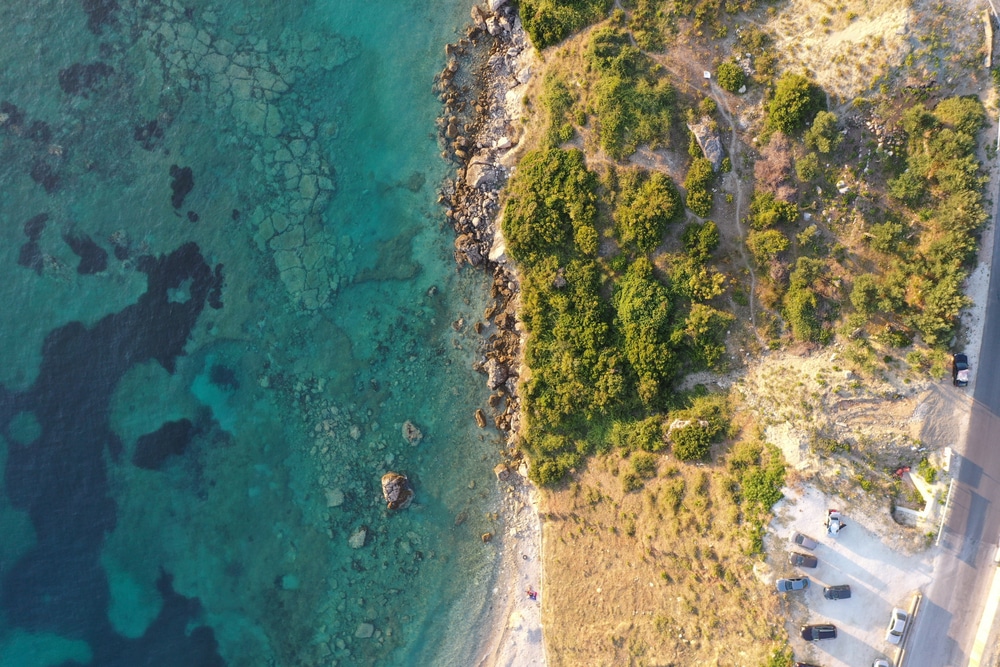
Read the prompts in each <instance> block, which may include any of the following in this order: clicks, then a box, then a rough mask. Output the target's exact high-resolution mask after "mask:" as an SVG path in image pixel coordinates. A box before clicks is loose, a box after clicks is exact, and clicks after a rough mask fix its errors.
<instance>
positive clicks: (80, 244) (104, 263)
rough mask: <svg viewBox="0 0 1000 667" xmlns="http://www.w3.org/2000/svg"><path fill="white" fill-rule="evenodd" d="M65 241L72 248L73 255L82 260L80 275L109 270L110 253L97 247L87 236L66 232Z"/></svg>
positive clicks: (78, 268) (78, 269)
mask: <svg viewBox="0 0 1000 667" xmlns="http://www.w3.org/2000/svg"><path fill="white" fill-rule="evenodd" d="M63 241H65V242H66V245H68V246H69V247H70V250H72V251H73V254H74V255H76V256H77V257H79V258H80V263H79V264H78V265H77V267H76V272H77V273H79V274H80V275H84V276H87V275H90V274H93V273H100V272H102V271H104V270H105V269H107V268H108V251H107V250H105V249H104V248H102V247H101V246H99V245H97V244H96V243H95V242H94V240H93V239H92V238H90V237H89V236H87V235H86V234H76V233H74V232H66V233H65V234H63Z"/></svg>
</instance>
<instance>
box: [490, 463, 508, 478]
mask: <svg viewBox="0 0 1000 667" xmlns="http://www.w3.org/2000/svg"><path fill="white" fill-rule="evenodd" d="M493 474H494V475H496V476H497V479H498V480H499V481H501V482H503V481H506V480H507V479H509V478H510V475H511V470H510V466H508V465H507V464H506V463H498V464H496V466H495V467H494V468H493Z"/></svg>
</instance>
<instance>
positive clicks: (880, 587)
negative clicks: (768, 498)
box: [767, 485, 932, 667]
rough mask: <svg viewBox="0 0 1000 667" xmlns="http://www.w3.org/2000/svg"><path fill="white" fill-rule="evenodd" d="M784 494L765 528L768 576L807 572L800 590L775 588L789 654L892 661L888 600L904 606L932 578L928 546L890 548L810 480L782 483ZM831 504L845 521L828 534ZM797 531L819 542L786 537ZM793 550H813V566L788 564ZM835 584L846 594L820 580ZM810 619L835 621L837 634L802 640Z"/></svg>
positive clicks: (840, 661)
mask: <svg viewBox="0 0 1000 667" xmlns="http://www.w3.org/2000/svg"><path fill="white" fill-rule="evenodd" d="M785 494H786V499H785V500H783V501H782V502H781V504H780V505H779V506H778V507H776V512H777V516H776V518H775V519H774V521H772V522H771V525H770V527H769V535H768V542H767V549H768V564H769V565H770V567H771V570H772V573H771V574H772V577H773V579H774V580H776V579H779V578H782V577H801V576H808V577H809V579H810V586H809V588H808V589H807V590H806V591H803V592H795V593H777V592H775V593H774V594H775V595H781V596H783V597H784V598H785V600H784V605H785V607H784V608H785V609H786V610H787V619H788V621H787V623H786V629H787V630H788V635H789V638H790V642H791V646H792V648H793V649H794V651H795V659H796V660H799V661H803V662H808V663H814V664H816V665H820V666H822V667H868V666H870V665H871V664H872V662H873V661H874V660H875V659H876V658H888V659H889V660H890V664H892V665H895V664H896V663H895V660H896V652H897V651H896V647H894V646H893V645H891V644H889V643H888V642H886V641H885V631H886V627H887V626H888V623H889V615H890V613H891V612H892V608H893V607H902V608H903V609H907V610H908V609H909V608H910V605H911V602H912V600H913V598H914V595H915V594H916V593H917V591H918V589H920V588H921V587H923V586H924V585H925V584H927V583H928V582H929V581H930V578H931V571H932V564H931V559H930V556H929V553H926V552H925V553H923V554H917V555H915V556H908V555H905V554H903V553H900V552H897V551H894V550H893V549H891V548H890V547H889V546H887V544H886V542H887V540H886V539H884V536H881V535H879V534H877V533H876V532H873V531H872V530H869V529H867V528H865V527H864V526H863V525H861V523H860V522H859V521H857V520H853V519H852V517H851V508H850V505H849V504H846V505H845V503H844V501H843V500H839V499H836V498H832V497H829V496H827V495H825V494H823V493H821V492H820V491H818V490H816V489H814V488H812V487H810V486H808V485H803V487H802V488H800V489H786V490H785ZM830 508H836V509H837V510H839V511H840V512H841V514H842V515H843V517H844V521H845V524H846V526H845V528H844V529H843V530H841V532H840V534H839V535H837V536H832V535H828V534H827V532H826V528H825V526H824V523H823V522H824V520H825V518H826V515H827V510H828V509H830ZM893 526H895V524H889V525H888V526H887V530H889V531H891V530H893ZM899 530H905V529H903V528H902V527H899ZM795 532H800V533H803V534H805V535H808V536H809V537H811V538H813V539H814V540H816V541H817V542H818V543H819V544H818V546H817V547H816V548H815V550H813V551H812V552H810V551H808V550H807V549H801V548H799V547H797V546H796V545H794V544H792V543H791V537H792V535H793V534H794V533H795ZM793 551H800V552H803V553H812V554H813V555H814V556H816V557H817V558H818V559H819V565H818V567H816V568H815V569H810V568H797V567H793V566H792V565H790V564H789V563H788V554H789V553H791V552H793ZM836 584H849V585H850V586H851V598H850V599H847V600H827V599H824V597H823V587H824V586H832V585H836ZM815 623H832V624H834V625H836V626H837V630H838V636H837V638H836V639H833V640H828V641H820V642H815V643H810V642H806V641H804V640H803V639H802V638H801V636H800V627H801V626H802V625H807V624H815Z"/></svg>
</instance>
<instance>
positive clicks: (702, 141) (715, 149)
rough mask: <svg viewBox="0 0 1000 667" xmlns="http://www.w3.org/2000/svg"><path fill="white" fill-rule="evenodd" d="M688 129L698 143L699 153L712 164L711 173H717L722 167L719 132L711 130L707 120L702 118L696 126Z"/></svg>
mask: <svg viewBox="0 0 1000 667" xmlns="http://www.w3.org/2000/svg"><path fill="white" fill-rule="evenodd" d="M688 129H689V130H691V133H692V134H693V135H694V138H695V139H696V140H697V141H698V145H699V146H700V147H701V152H702V153H704V154H705V157H706V158H707V159H708V161H709V162H711V163H712V171H719V169H720V168H721V167H722V158H723V154H722V140H721V139H720V138H719V131H718V130H717V129H715V128H713V126H712V124H711V123H710V122H709V119H708V118H702V119H701V121H700V122H699V123H698V124H697V125H688Z"/></svg>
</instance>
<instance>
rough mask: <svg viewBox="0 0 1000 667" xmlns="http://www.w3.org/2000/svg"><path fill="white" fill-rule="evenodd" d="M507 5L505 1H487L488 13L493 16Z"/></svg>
mask: <svg viewBox="0 0 1000 667" xmlns="http://www.w3.org/2000/svg"><path fill="white" fill-rule="evenodd" d="M506 4H507V0H489V7H490V11H491V12H493V13H494V14H495V13H496V11H497V10H498V9H500V8H501V7H503V6H504V5H506Z"/></svg>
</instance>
